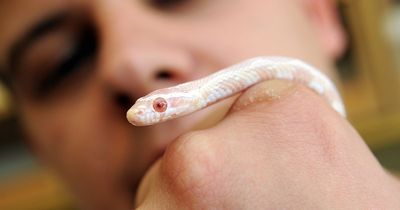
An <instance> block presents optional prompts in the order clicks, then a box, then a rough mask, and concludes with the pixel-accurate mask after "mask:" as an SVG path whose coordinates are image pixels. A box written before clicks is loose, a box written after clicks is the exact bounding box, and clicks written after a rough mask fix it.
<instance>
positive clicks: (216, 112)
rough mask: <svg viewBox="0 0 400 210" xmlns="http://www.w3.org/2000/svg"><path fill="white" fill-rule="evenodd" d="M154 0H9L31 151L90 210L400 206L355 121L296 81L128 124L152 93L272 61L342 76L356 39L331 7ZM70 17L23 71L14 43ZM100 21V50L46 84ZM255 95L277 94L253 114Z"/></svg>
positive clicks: (5, 21)
mask: <svg viewBox="0 0 400 210" xmlns="http://www.w3.org/2000/svg"><path fill="white" fill-rule="evenodd" d="M151 2H153V1H124V0H121V1H106V0H99V1H89V0H86V1H85V0H82V1H63V0H56V1H50V0H37V1H21V0H15V1H3V2H1V3H0V28H2V29H7V30H2V33H1V34H0V66H1V67H2V69H4V70H5V71H6V73H8V74H10V72H11V71H13V72H16V71H18V73H15V74H14V76H13V78H12V79H11V85H12V89H13V91H14V95H15V99H16V101H17V104H18V110H19V113H20V116H21V120H22V123H23V125H24V127H25V128H26V131H27V134H28V135H29V141H30V144H31V145H32V148H33V151H34V152H35V154H36V155H37V157H38V158H39V159H40V160H41V161H42V162H43V163H45V164H47V165H49V166H51V167H52V168H54V169H56V171H57V172H58V173H59V174H60V176H61V177H62V178H63V180H65V182H66V183H67V185H68V186H69V187H70V189H71V191H72V192H74V194H75V195H76V198H77V200H78V202H79V205H80V206H81V207H82V208H85V209H130V208H132V206H136V207H141V208H143V209H146V208H147V209H149V208H154V209H159V208H160V207H167V206H170V207H171V208H172V207H176V208H183V207H193V208H201V209H203V208H207V207H209V208H212V207H217V208H222V207H225V208H227V209H232V208H231V207H236V208H241V207H243V208H245V207H248V208H251V209H255V208H257V207H258V208H264V207H268V206H270V207H271V208H273V207H276V208H278V207H282V208H285V207H287V208H290V207H293V208H302V207H304V208H307V207H315V208H317V207H328V206H329V207H332V206H334V207H337V208H341V207H347V206H349V205H351V204H354V205H355V204H363V205H366V206H376V207H384V205H396V203H395V202H396V201H395V200H394V198H393V196H395V195H398V184H397V183H396V182H395V181H394V180H393V179H392V178H391V177H390V176H389V175H387V174H386V173H385V171H384V169H382V167H380V165H379V164H378V163H377V162H376V160H375V158H374V157H373V155H372V154H371V152H370V151H369V150H368V148H367V147H365V145H364V143H363V141H362V139H361V138H360V137H359V136H358V135H357V134H356V132H355V131H354V130H353V129H352V127H351V126H350V125H349V124H348V123H347V122H346V120H344V119H342V118H340V117H339V116H338V115H337V114H336V113H334V112H333V111H332V110H330V108H329V107H328V106H327V105H326V104H325V102H324V101H323V100H322V99H320V98H319V97H318V96H316V95H315V94H313V93H311V92H310V91H308V90H307V89H306V88H304V87H301V86H292V85H290V84H286V85H288V87H289V90H287V91H283V93H278V92H277V93H276V94H277V95H278V96H279V95H282V96H280V97H272V98H274V99H273V100H272V99H271V97H270V96H269V95H265V94H264V95H263V94H262V93H259V92H258V91H257V90H258V88H260V89H263V88H266V87H263V85H267V86H268V84H269V85H271V83H267V84H261V85H260V86H256V87H254V88H255V89H252V90H253V91H251V90H249V91H250V92H246V93H245V94H243V95H242V96H240V98H239V100H238V101H237V102H235V103H234V104H233V99H231V100H230V101H227V102H224V103H220V104H218V105H217V106H214V107H212V108H210V109H207V110H204V111H201V112H199V113H196V114H193V115H190V116H188V117H184V118H180V119H177V120H173V121H170V122H166V123H162V124H159V125H155V126H150V127H133V126H131V125H130V124H129V123H128V122H127V120H126V118H125V112H126V111H127V109H128V108H129V106H130V105H132V104H133V102H134V101H135V99H137V98H138V97H141V96H143V95H145V94H147V93H149V92H150V91H152V90H155V89H159V88H163V87H167V86H171V85H176V84H179V83H182V82H185V81H190V80H193V79H197V78H200V77H202V76H205V75H207V74H209V73H211V72H214V71H216V70H218V69H221V68H223V67H226V66H229V65H232V64H234V63H237V62H239V61H242V60H244V59H246V58H250V57H254V56H259V55H284V56H290V57H297V58H300V59H303V60H305V61H306V62H309V63H311V64H313V65H315V66H317V67H318V68H320V69H321V70H322V71H324V72H325V73H327V74H328V75H330V76H331V77H332V78H333V77H334V71H333V68H332V64H333V62H334V60H335V58H337V57H338V56H339V55H340V54H341V53H342V51H343V48H344V45H345V41H344V38H343V34H342V30H341V28H340V25H339V24H338V22H337V19H336V16H335V12H334V11H335V9H334V7H333V4H332V2H331V1H328V0H324V1H321V0H267V1H266V0H252V1H248V0H237V1H235V3H232V1H229V0H218V1H215V0H214V1H211V0H206V1H199V0H191V1H181V2H180V1H154V2H164V3H167V6H165V5H164V6H162V7H155V6H152V4H150V3H151ZM168 2H169V3H168ZM168 5H169V6H168ZM60 11H67V12H69V13H68V15H67V17H74V18H75V19H74V20H73V22H72V23H73V24H63V25H62V26H60V27H58V28H56V29H52V30H51V31H50V32H48V33H47V34H46V35H42V36H40V37H39V38H38V39H35V41H34V42H32V44H30V45H29V46H28V47H26V49H25V50H23V53H21V55H20V56H19V59H18V60H17V61H16V63H17V65H11V64H10V58H9V55H10V48H11V47H13V46H14V45H15V43H16V42H17V41H18V40H20V38H21V36H23V34H24V33H26V31H27V30H28V29H29V28H30V27H31V26H32V25H35V24H36V23H37V22H38V21H39V20H40V19H43V18H45V17H48V16H49V14H55V13H60ZM16 17H18V18H16ZM69 19H71V18H69ZM79 24H81V25H82V26H81V27H74V26H76V25H79ZM71 25H72V27H71ZM88 27H93V28H95V34H96V37H97V39H96V40H97V41H96V43H95V44H96V48H95V50H94V51H93V52H91V54H89V56H87V57H84V62H79V63H78V65H77V66H78V67H77V68H74V69H73V70H70V71H69V72H72V73H68V74H61V75H62V78H63V79H62V80H57V83H55V82H53V83H50V84H51V85H50V86H49V85H47V86H45V87H47V88H45V89H44V90H43V88H42V89H40V88H37V86H38V81H39V79H40V78H42V77H47V75H49V74H50V73H51V72H57V71H59V69H57V68H55V67H54V66H55V65H57V64H59V63H60V62H62V61H64V60H65V59H67V58H66V57H65V56H66V55H68V52H70V51H68V50H70V49H71V48H70V47H71V46H76V45H78V44H77V43H78V40H79V39H78V38H77V37H80V35H81V33H83V32H82V31H83V30H84V29H86V28H88ZM91 40H93V39H91ZM84 41H90V40H84ZM79 46H80V45H78V49H80V48H79ZM80 50H82V49H80ZM72 52H73V53H75V54H76V50H74V48H72ZM75 62H76V61H75ZM40 81H42V80H40ZM39 84H41V83H39ZM282 86H285V84H281V83H279V82H278V83H272V86H271V87H269V88H270V89H274V88H275V89H280V88H279V87H282ZM32 89H34V90H36V89H39V90H40V91H36V92H35V91H31V90H32ZM283 89H285V88H283ZM49 90H51V92H50V91H49ZM251 94H255V95H256V96H258V95H260V97H261V98H262V99H263V100H261V101H259V102H256V103H254V104H252V105H249V106H245V107H242V105H241V103H242V104H247V103H246V97H247V98H249V96H250V95H251ZM275 99H276V100H275ZM232 104H233V105H232ZM231 105H232V106H233V107H234V108H233V109H231V110H230V111H229V112H228V115H226V116H224V113H225V112H226V111H228V109H229V107H230V106H231ZM235 107H236V108H237V107H241V108H240V109H236V108H235ZM194 129H196V130H199V131H196V132H190V131H191V130H194ZM266 131H268V132H266ZM167 148H168V149H167ZM165 151H167V152H166V153H165V154H164V152H165ZM151 166H152V167H151ZM150 167H151V170H150V171H149V172H148V173H147V174H146V172H147V170H148V169H149V168H150ZM217 169H218V170H217ZM145 174H146V176H145ZM143 177H145V178H144V180H143V182H142V183H141V187H140V188H139V191H138V193H136V190H137V188H138V186H139V184H140V182H141V179H142V178H143ZM370 177H377V178H375V179H374V180H372V181H371V180H369V178H370ZM171 183H172V184H171ZM136 194H137V195H138V197H137V199H136V198H135V197H136ZM384 195H385V196H384ZM199 198H201V199H199ZM135 199H136V202H135ZM351 202H353V203H351ZM397 204H398V203H397ZM157 205H158V206H157ZM241 209H242V208H241Z"/></svg>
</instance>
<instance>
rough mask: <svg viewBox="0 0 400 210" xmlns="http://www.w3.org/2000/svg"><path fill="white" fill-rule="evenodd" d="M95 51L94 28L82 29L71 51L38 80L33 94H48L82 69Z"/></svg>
mask: <svg viewBox="0 0 400 210" xmlns="http://www.w3.org/2000/svg"><path fill="white" fill-rule="evenodd" d="M96 51H97V39H96V33H95V32H94V30H84V31H83V32H82V35H81V36H80V37H79V38H78V39H77V44H76V45H75V46H73V47H72V50H71V52H70V53H69V54H68V55H67V56H66V57H65V58H63V59H62V60H61V61H60V62H59V63H58V64H57V65H56V67H55V68H53V69H51V70H50V71H49V73H48V74H47V75H46V76H45V77H44V78H43V79H42V80H40V82H39V83H38V85H37V86H36V88H35V93H36V94H35V95H36V96H38V97H40V96H46V95H49V94H50V93H51V92H52V91H53V90H55V89H56V88H57V87H58V86H59V85H60V84H61V83H62V82H63V81H65V80H66V79H67V78H69V77H71V76H73V75H75V74H77V73H78V72H79V71H80V69H82V68H80V67H82V65H83V64H84V63H87V62H88V61H89V60H90V59H91V58H93V57H94V55H95V54H96Z"/></svg>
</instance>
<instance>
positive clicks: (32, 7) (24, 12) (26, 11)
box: [0, 0, 76, 66]
mask: <svg viewBox="0 0 400 210" xmlns="http://www.w3.org/2000/svg"><path fill="white" fill-rule="evenodd" d="M74 3H76V2H75V1H65V0H51V1H49V0H34V1H25V0H12V1H0V28H1V29H5V30H2V32H1V33H0V65H1V66H3V65H4V63H5V59H6V58H7V56H8V54H7V53H8V52H7V50H8V49H9V48H10V47H11V45H12V44H13V43H14V42H15V40H17V39H19V38H20V36H21V35H22V34H24V33H25V32H26V31H27V30H28V29H29V28H30V27H31V26H32V24H33V23H35V22H37V21H39V20H41V19H42V18H44V17H46V16H48V15H51V14H53V13H55V12H57V11H61V10H65V9H66V8H67V7H71V6H73V5H74Z"/></svg>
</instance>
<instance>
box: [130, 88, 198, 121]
mask: <svg viewBox="0 0 400 210" xmlns="http://www.w3.org/2000/svg"><path fill="white" fill-rule="evenodd" d="M193 104H194V99H193V97H192V96H190V95H189V94H186V93H181V94H179V93H173V94H150V95H148V96H145V97H142V98H139V99H138V100H137V101H136V102H135V104H134V105H133V106H132V107H131V108H130V109H129V110H128V112H127V119H128V121H129V122H130V123H131V124H133V125H136V126H146V125H152V124H156V123H159V122H163V121H166V120H170V119H174V118H177V117H180V116H182V115H185V114H187V113H191V112H193V108H195V107H196V106H195V105H193Z"/></svg>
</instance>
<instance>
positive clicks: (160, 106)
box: [153, 97, 168, 112]
mask: <svg viewBox="0 0 400 210" xmlns="http://www.w3.org/2000/svg"><path fill="white" fill-rule="evenodd" d="M167 107H168V103H167V101H166V100H165V99H164V98H161V97H159V98H156V99H154V101H153V109H154V110H155V111H156V112H165V110H167Z"/></svg>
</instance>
